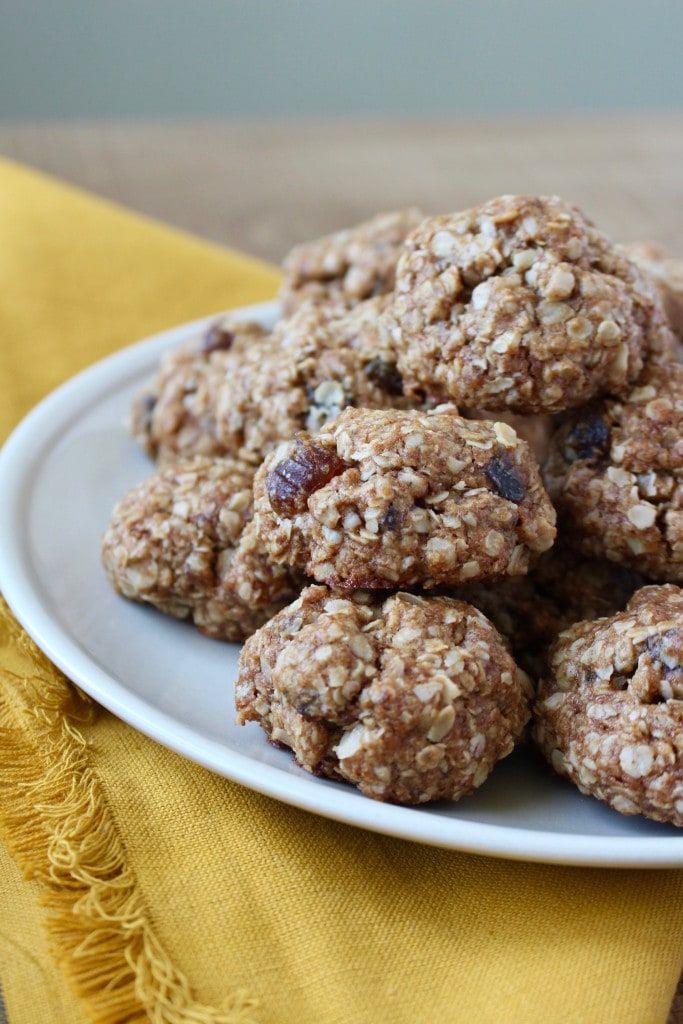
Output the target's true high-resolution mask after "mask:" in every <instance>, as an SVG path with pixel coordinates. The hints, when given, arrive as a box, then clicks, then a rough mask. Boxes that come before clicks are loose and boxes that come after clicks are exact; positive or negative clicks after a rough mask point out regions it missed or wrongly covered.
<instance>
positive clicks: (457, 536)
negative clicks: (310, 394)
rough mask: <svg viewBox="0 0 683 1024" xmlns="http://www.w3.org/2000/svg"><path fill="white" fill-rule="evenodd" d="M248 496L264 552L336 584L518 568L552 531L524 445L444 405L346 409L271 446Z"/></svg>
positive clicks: (435, 581)
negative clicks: (311, 431)
mask: <svg viewBox="0 0 683 1024" xmlns="http://www.w3.org/2000/svg"><path fill="white" fill-rule="evenodd" d="M254 500H255V505H254V508H255V516H254V518H255V521H256V527H257V530H258V532H259V535H260V537H261V539H262V541H263V543H264V544H265V545H266V546H267V548H268V550H269V551H270V553H271V555H272V557H273V559H274V560H275V561H277V562H285V563H287V564H290V565H294V566H297V567H298V568H300V569H302V570H303V571H305V572H306V573H307V574H308V575H309V576H312V577H313V578H314V579H315V580H316V581H317V582H319V583H327V584H328V586H334V587H340V588H343V589H347V588H348V589H358V588H369V589H382V588H392V587H408V586H416V585H419V586H424V587H427V588H431V587H436V586H440V585H448V584H456V583H462V582H463V581H465V580H471V581H473V582H474V581H477V580H482V579H487V578H491V577H495V576H506V575H519V574H522V573H525V572H526V571H527V570H528V568H529V565H530V563H531V562H532V560H533V558H534V556H536V555H538V554H540V553H541V552H542V551H545V550H546V549H547V548H549V547H550V546H551V545H552V543H553V540H554V537H555V511H554V509H553V507H552V505H551V503H550V500H549V498H548V496H547V494H546V493H545V491H544V490H543V486H542V484H541V481H540V476H539V472H538V470H537V467H536V465H535V463H534V461H533V459H532V458H531V455H530V453H529V449H528V447H527V445H526V444H525V443H524V442H523V441H520V440H519V438H518V437H517V435H516V434H515V432H514V430H512V428H511V427H509V426H508V425H507V424H505V423H488V422H479V421H473V420H465V419H462V418H461V417H460V416H458V414H457V410H456V409H455V407H454V406H440V407H439V408H437V409H434V410H430V411H428V412H420V411H416V410H395V409H390V410H369V409H346V410H345V411H344V412H343V413H342V414H341V415H340V416H339V417H338V418H337V419H336V420H334V421H333V422H332V423H328V424H327V426H326V427H325V428H324V429H323V430H322V431H321V432H320V433H319V434H317V435H315V436H311V435H306V434H302V435H300V436H299V437H298V438H296V439H295V440H293V441H291V442H288V443H283V444H282V445H280V446H279V447H278V448H277V449H276V450H275V452H273V453H271V455H270V456H269V457H268V458H267V459H266V461H265V462H264V464H263V466H262V467H261V468H260V469H259V471H258V473H257V475H256V478H255V481H254Z"/></svg>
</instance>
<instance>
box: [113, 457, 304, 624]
mask: <svg viewBox="0 0 683 1024" xmlns="http://www.w3.org/2000/svg"><path fill="white" fill-rule="evenodd" d="M252 478H253V468H252V467H251V466H248V465H244V464H242V463H239V462H237V461H235V460H231V459H209V458H206V457H203V456H197V457H195V458H193V459H186V460H184V461H181V462H177V463H174V464H172V465H169V466H166V467H165V468H162V469H159V470H158V471H157V472H156V473H154V474H153V475H152V476H151V477H149V478H148V479H147V480H145V481H144V482H143V483H142V484H140V485H139V486H137V487H135V488H133V490H132V491H130V492H129V493H128V494H127V495H126V496H125V497H124V498H123V499H122V500H121V501H120V502H119V503H118V505H117V506H116V508H115V509H114V512H113V515H112V519H111V522H110V525H109V528H108V529H107V531H106V533H105V536H104V540H103V544H102V558H103V562H104V566H105V569H106V571H107V574H108V576H109V578H110V580H111V582H112V584H113V586H114V587H115V589H116V590H117V591H118V592H119V593H120V594H122V595H123V596H124V597H127V598H130V599H132V600H134V601H142V602H146V603H148V604H151V605H154V606H155V607H156V608H159V609H160V610H161V611H162V612H165V613H166V614H167V615H173V616H174V617H175V618H178V619H191V620H193V621H194V623H195V625H196V626H197V627H198V629H199V630H200V631H201V632H202V633H206V634H207V635H208V636H213V637H217V638H219V639H222V640H242V639H244V637H246V636H249V635H250V634H251V633H253V632H254V630H255V629H258V627H259V626H261V625H262V624H263V623H264V622H266V621H267V620H268V619H269V618H270V617H271V616H272V615H274V614H275V613H276V612H277V611H278V609H280V608H281V607H282V606H283V605H284V604H286V603H287V601H291V600H292V598H293V597H294V595H295V594H296V593H297V591H298V587H297V586H296V585H295V583H294V580H293V577H292V576H291V574H290V573H289V571H288V570H287V569H285V568H283V567H282V566H276V565H273V563H272V562H271V561H270V560H269V559H268V557H267V556H266V555H265V554H264V553H263V549H262V546H261V545H260V544H259V543H258V540H257V538H256V535H255V533H254V530H253V525H252V524H251V522H250V520H251V513H252V493H251V483H252Z"/></svg>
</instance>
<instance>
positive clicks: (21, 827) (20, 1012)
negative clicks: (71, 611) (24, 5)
mask: <svg viewBox="0 0 683 1024" xmlns="http://www.w3.org/2000/svg"><path fill="white" fill-rule="evenodd" d="M227 201H230V200H229V198H226V202H227ZM0 226H1V236H0V237H1V244H0V395H1V401H0V417H1V426H2V429H3V430H5V431H6V430H7V429H8V428H9V427H10V426H11V425H12V424H13V423H14V422H15V421H16V420H17V419H18V418H19V417H20V415H22V414H23V413H24V412H26V411H27V410H28V408H29V407H30V406H31V405H32V404H33V403H34V402H35V401H36V400H37V399H39V398H40V397H41V395H42V394H44V393H45V392H46V391H47V390H48V389H49V388H51V387H52V386H53V385H56V384H57V383H59V382H60V381H61V380H63V379H64V378H66V377H68V376H69V375H71V374H72V373H74V372H75V371H76V370H78V369H80V368H81V367H82V366H84V365H85V364H87V363H90V362H92V361H94V360H95V359H98V358H100V357H101V356H103V355H105V354H106V353H108V352H110V351H112V350H113V349H115V348H117V347H119V346H121V345H124V344H126V343H127V342H129V341H132V340H134V339H136V338H138V337H140V336H142V335H144V334H145V333H147V332H150V331H152V330H156V329H158V328H162V327H165V326H168V325H170V324H172V323H175V322H178V321H182V320H186V319H188V318H191V317H195V316H197V315H200V314H203V313H210V312H212V311H214V310H217V309H220V308H223V307H225V306H229V305H234V304H240V303H245V302H252V301H255V300H258V299H262V298H266V297H268V296H269V295H271V294H272V293H273V292H274V290H275V287H276V283H277V275H276V274H275V272H274V271H272V270H271V269H269V268H268V267H265V266H263V265H260V264H258V263H256V262H255V261H252V260H248V259H246V258H244V257H242V256H238V255H235V254H232V253H230V252H226V251H223V250H221V249H218V248H217V247H212V246H210V245H206V244H204V243H200V242H198V241H196V240H194V239H191V238H189V237H187V236H183V235H182V234H180V233H178V232H175V231H172V230H169V229H167V228H164V227H161V226H159V225H156V224H153V223H150V222H149V221H146V220H144V219H142V218H140V217H137V216H133V215H131V214H129V213H126V212H124V211H122V210H119V209H117V208H115V207H113V206H111V205H108V204H106V203H104V202H101V201H98V200H95V199H93V198H91V197H87V196H84V195H83V194H81V193H79V192H77V191H75V190H73V189H70V188H66V187H64V186H62V185H60V184H56V183H55V182H52V181H50V180H48V179H46V178H44V177H42V176H40V175H38V174H35V173H33V172H30V171H28V170H26V169H23V168H19V167H16V166H13V165H11V164H8V163H5V164H3V163H0ZM0 542H1V543H11V538H7V537H4V538H1V539H0ZM0 822H1V825H2V830H3V835H4V838H5V841H6V844H7V847H8V848H9V849H10V850H11V851H12V852H13V855H14V858H15V860H16V864H15V862H14V861H12V860H10V858H9V857H8V856H7V854H6V852H5V851H4V850H3V851H2V852H1V853H0V984H1V985H2V988H3V990H4V1000H5V1003H6V1008H7V1013H8V1019H9V1021H10V1024H37V1022H39V1024H53V1022H54V1024H72V1022H73V1024H80V1022H81V1021H84V1020H92V1021H96V1022H103V1024H105V1022H106V1024H122V1022H142V1021H147V1020H149V1021H152V1022H155V1024H185V1022H190V1024H236V1022H241V1024H247V1022H248V1024H385V1022H386V1024H389V1022H391V1024H422V1022H424V1024H432V1022H441V1021H443V1022H457V1024H460V1022H463V1024H465V1022H470V1021H477V1022H483V1024H488V1022H491V1024H494V1022H495V1024H500V1022H506V1024H508V1022H511V1024H535V1022H538V1024H541V1022H543V1024H548V1022H553V1024H554V1022H556V1021H563V1022H569V1024H571V1022H576V1024H602V1022H604V1024H613V1022H615V1021H618V1022H620V1024H631V1022H632V1024H649V1022H663V1021H664V1020H665V1019H666V1015H667V1012H668V1008H669V1006H670V1003H671V999H672V996H673V992H674V989H675V986H676V982H677V979H678V975H679V971H680V968H681V959H682V956H681V948H682V947H681V937H682V933H683V913H682V911H683V874H681V873H678V872H647V871H628V872H626V871H623V872H620V871H614V872H609V871H597V870H580V869H569V868H559V867H545V866H539V865H531V864H517V863H508V862H505V861H497V860H491V859H486V858H482V857H472V856H468V855H464V854H457V853H450V852H446V851H442V850H437V849H430V848H427V847H421V846H418V845H413V844H410V843H406V842H401V841H398V840H392V839H388V838H385V837H382V836H378V835H372V834H370V833H365V832H362V831H360V830H357V829H353V828H350V827H346V826H343V825H337V824H334V823H332V822H329V821H325V820H323V819H321V818H316V817H314V816H313V815H309V814H306V813H304V812H300V811H296V810H293V809H291V808H288V807H286V806H284V805H282V804H278V803H276V802H275V801H272V800H269V799H267V798H265V797H262V796H258V795H257V794H255V793H252V792H250V791H249V790H247V789H244V788H241V787H240V786H237V785H233V784H231V783H229V782H226V781H224V780H222V779H219V778H217V777H215V776H212V775H211V774H209V773H208V772H206V771H204V770H203V769H201V768H199V767H197V766H196V765H193V764H191V763H190V762H189V761H185V760H183V759H182V758H180V757H178V756H176V755H175V754H172V753H170V752H169V751H167V750H165V749H164V748H163V747H160V746H158V745H156V744H155V743H153V742H152V741H150V740H148V739H146V738H145V737H144V736H141V735H140V734H138V733H136V732H135V731H134V730H132V729H130V728H129V727H128V726H126V725H124V724H123V723H121V722H119V721H117V720H116V719H115V718H113V717H112V716H111V715H110V714H108V713H107V712H105V711H102V710H101V709H97V708H96V707H94V706H92V705H91V704H90V702H89V701H87V700H86V699H85V698H84V697H83V696H82V695H80V694H79V693H78V692H77V691H76V689H75V688H73V687H71V686H70V684H68V683H67V681H66V680H65V679H64V677H63V676H62V675H61V674H60V673H59V672H58V671H56V670H55V668H54V667H53V666H52V665H50V663H49V662H48V661H47V660H46V659H45V658H44V657H43V656H42V655H41V654H40V652H39V651H38V650H37V649H36V648H35V646H34V645H33V644H32V643H31V642H30V641H29V640H28V638H27V637H26V636H25V634H23V633H22V631H21V630H20V629H19V627H18V626H17V624H16V623H15V622H14V620H13V619H12V617H11V616H10V615H9V613H8V612H7V611H6V608H5V607H4V606H3V607H2V610H1V611H0ZM17 864H18V865H19V866H20V867H21V869H22V871H23V873H24V876H25V878H27V879H30V880H24V879H22V877H21V875H20V873H19V871H18V869H17V867H16V865H17ZM48 947H49V949H50V950H51V954H50V953H48ZM52 957H54V960H55V962H58V963H59V965H60V969H59V970H57V969H56V968H55V966H54V962H53V959H52ZM64 978H66V979H68V986H67V984H66V983H65V982H64ZM76 998H77V1000H78V1001H77V1002H76ZM0 1019H2V1015H1V1013H0Z"/></svg>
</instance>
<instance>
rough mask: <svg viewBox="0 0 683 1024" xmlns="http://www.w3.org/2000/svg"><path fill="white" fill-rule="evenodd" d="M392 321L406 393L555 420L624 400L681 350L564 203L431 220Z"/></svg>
mask: <svg viewBox="0 0 683 1024" xmlns="http://www.w3.org/2000/svg"><path fill="white" fill-rule="evenodd" d="M387 316H388V319H389V322H390V323H391V324H392V327H393V331H394V338H395V342H396V346H397V349H398V354H399V369H400V370H401V372H402V374H403V376H404V378H405V380H406V382H407V384H408V386H409V387H411V386H413V387H418V388H420V389H422V390H424V391H426V392H427V393H428V394H430V395H432V396H433V397H435V398H437V399H442V400H446V399H449V398H452V399H453V400H454V401H456V402H457V403H458V404H460V405H461V406H462V407H463V408H468V407H478V408H483V409H504V408H508V409H511V410H512V411H514V412H519V413H542V412H549V413H555V412H560V411H562V410H564V409H568V408H572V407H574V406H577V405H580V404H582V403H584V402H586V401H588V400H589V399H591V398H592V397H594V396H596V395H599V394H602V393H610V394H616V395H622V394H626V393H628V390H629V385H630V384H631V382H633V381H634V380H635V379H636V377H637V376H638V374H639V373H640V371H641V369H642V366H643V360H644V357H645V356H646V355H647V354H648V353H649V352H650V350H651V349H653V350H654V349H656V351H657V352H660V350H662V349H666V348H667V346H670V345H671V344H673V335H672V333H671V331H670V329H669V328H668V325H667V323H666V318H665V315H664V310H663V307H662V305H661V301H660V300H659V297H658V296H657V294H656V292H655V289H654V288H653V287H652V285H651V283H650V282H648V281H646V279H645V278H644V277H643V275H642V274H641V272H640V271H639V270H638V268H637V267H636V266H635V264H634V263H632V262H631V261H630V260H628V259H627V258H626V257H625V256H624V255H623V254H621V253H619V252H617V250H616V248H615V247H614V246H613V245H611V244H610V243H609V242H608V241H607V239H606V238H605V237H604V236H603V235H602V234H601V233H600V232H598V231H597V230H596V229H595V228H594V227H593V225H592V224H591V222H590V221H589V220H587V218H586V217H584V215H583V214H582V213H581V212H580V211H579V210H578V209H576V207H574V206H570V205H569V204H567V203H564V202H562V200H560V199H558V198H557V197H551V198H545V197H533V196H501V197H499V198H497V199H492V200H490V201H489V202H487V203H484V204H483V205H482V206H479V207H475V208H474V209H472V210H465V211H464V212H462V213H457V214H451V215H445V216H440V217H431V218H429V219H427V220H425V221H423V222H422V224H421V225H420V226H419V227H418V228H417V229H416V230H415V231H413V233H412V234H411V235H409V236H408V238H407V239H406V242H405V245H404V250H403V254H402V256H401V258H400V260H399V264H398V268H397V271H396V290H395V301H394V303H393V305H392V307H391V310H390V312H389V313H388V314H387Z"/></svg>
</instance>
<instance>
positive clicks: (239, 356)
mask: <svg viewBox="0 0 683 1024" xmlns="http://www.w3.org/2000/svg"><path fill="white" fill-rule="evenodd" d="M267 338H268V332H267V331H266V330H265V329H264V328H263V327H261V326H260V324H256V323H251V322H247V321H238V320H234V319H232V318H231V317H230V316H226V317H221V318H220V319H219V320H217V321H215V322H214V323H213V324H211V325H210V327H209V328H208V330H207V331H206V333H205V334H204V336H203V337H202V338H201V339H199V341H198V342H191V343H190V344H188V345H183V346H181V347H180V348H177V349H173V350H172V351H170V352H168V353H167V354H166V355H165V356H163V357H162V359H161V362H160V364H159V369H158V371H157V373H156V374H155V376H154V378H153V379H152V380H151V381H150V382H149V383H148V384H147V385H146V386H145V388H144V389H143V390H142V391H141V392H140V394H138V395H137V396H136V397H135V399H134V401H133V406H132V409H131V414H130V431H131V433H132V435H133V437H134V438H135V439H136V441H137V442H138V443H139V444H140V445H141V447H142V448H143V449H144V450H145V451H146V452H147V453H148V454H149V455H151V456H152V458H154V459H158V460H159V461H161V462H165V461H172V460H173V459H178V458H183V457H186V456H190V455H224V454H226V448H225V445H224V444H223V443H222V441H221V438H220V435H219V431H218V428H217V424H216V406H217V403H218V395H219V393H220V391H221V388H223V387H224V385H225V381H226V379H229V378H230V376H231V374H232V373H234V371H235V368H236V367H237V366H241V367H242V366H257V365H258V364H259V363H260V361H261V359H262V357H263V352H264V351H265V341H266V339H267Z"/></svg>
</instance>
